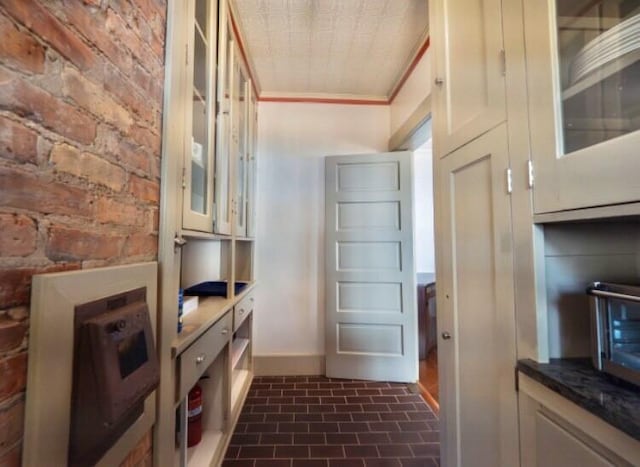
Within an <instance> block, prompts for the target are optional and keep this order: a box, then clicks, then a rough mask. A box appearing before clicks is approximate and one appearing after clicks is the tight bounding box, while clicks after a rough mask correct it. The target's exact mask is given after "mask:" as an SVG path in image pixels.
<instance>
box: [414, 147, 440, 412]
mask: <svg viewBox="0 0 640 467" xmlns="http://www.w3.org/2000/svg"><path fill="white" fill-rule="evenodd" d="M413 157H414V160H413V163H414V170H413V195H414V203H413V206H414V219H415V221H414V224H413V225H414V255H415V265H416V285H417V290H416V293H417V295H418V296H417V304H418V353H419V362H420V367H419V386H420V390H421V392H422V395H423V397H424V398H425V400H426V401H427V403H428V404H429V405H430V406H431V408H432V409H433V410H434V411H435V412H436V413H438V412H439V409H440V404H439V396H438V392H439V386H438V346H437V342H438V339H437V326H436V276H435V246H434V245H435V239H434V187H433V158H432V140H431V138H429V139H427V140H426V141H424V142H423V143H422V144H420V146H418V147H417V148H416V149H414V152H413Z"/></svg>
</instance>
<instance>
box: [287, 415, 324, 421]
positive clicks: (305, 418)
mask: <svg viewBox="0 0 640 467" xmlns="http://www.w3.org/2000/svg"><path fill="white" fill-rule="evenodd" d="M322 416H323V414H321V413H297V414H295V415H294V417H295V421H296V422H322V421H324V419H323V418H322Z"/></svg>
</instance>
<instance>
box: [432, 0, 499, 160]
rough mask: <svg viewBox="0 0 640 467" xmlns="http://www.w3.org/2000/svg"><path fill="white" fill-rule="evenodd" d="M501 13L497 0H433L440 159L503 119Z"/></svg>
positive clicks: (435, 119) (437, 151)
mask: <svg viewBox="0 0 640 467" xmlns="http://www.w3.org/2000/svg"><path fill="white" fill-rule="evenodd" d="M501 15H502V9H501V3H500V0H447V1H444V0H438V1H436V2H434V8H433V9H432V13H431V18H434V21H433V26H432V44H433V46H434V50H435V53H434V55H435V67H434V68H435V73H434V79H435V86H434V87H433V96H434V103H435V105H434V125H435V140H436V141H435V146H436V147H435V149H436V153H437V154H439V156H440V157H443V156H445V155H447V154H449V153H450V152H451V151H453V150H454V149H456V148H458V147H460V146H462V145H463V144H465V143H467V142H468V141H471V140H472V139H474V138H476V137H477V136H480V135H481V134H483V133H485V132H487V131H488V130H490V129H491V128H493V127H495V126H496V125H498V124H499V123H500V122H503V121H504V120H505V118H506V110H505V80H504V76H503V73H502V69H503V63H502V48H503V47H502V40H503V37H502V19H501ZM436 18H437V20H436Z"/></svg>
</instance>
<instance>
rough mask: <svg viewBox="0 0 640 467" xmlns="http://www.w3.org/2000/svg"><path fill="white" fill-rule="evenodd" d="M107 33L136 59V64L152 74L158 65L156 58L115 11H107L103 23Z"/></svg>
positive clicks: (159, 63)
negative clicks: (117, 39) (115, 38)
mask: <svg viewBox="0 0 640 467" xmlns="http://www.w3.org/2000/svg"><path fill="white" fill-rule="evenodd" d="M105 26H106V29H107V31H109V32H110V33H111V34H112V35H113V36H115V37H118V38H119V40H120V41H121V42H122V44H123V45H124V46H125V47H127V48H128V49H129V50H130V51H131V53H132V54H133V55H134V56H135V57H136V58H137V59H138V62H139V63H140V64H141V65H142V66H143V67H144V68H146V69H147V71H150V72H153V71H154V70H156V69H157V68H158V67H159V66H160V65H161V62H160V61H158V57H156V55H155V54H153V53H151V50H150V49H149V48H148V47H147V46H146V44H145V43H144V42H143V41H142V40H141V38H140V37H139V36H138V35H137V34H136V33H134V32H133V30H132V29H131V27H130V26H129V25H128V24H127V23H126V21H125V20H124V19H122V17H121V16H120V15H119V14H117V13H116V12H115V11H113V10H111V9H109V10H107V21H106V23H105Z"/></svg>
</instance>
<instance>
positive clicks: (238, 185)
mask: <svg viewBox="0 0 640 467" xmlns="http://www.w3.org/2000/svg"><path fill="white" fill-rule="evenodd" d="M234 56H235V57H240V53H239V50H238V48H237V46H236V50H235V53H234ZM233 68H234V72H233V85H232V90H231V95H232V100H231V122H232V124H231V152H232V156H233V173H234V179H235V180H234V187H235V189H234V192H233V211H234V212H233V213H234V218H235V235H237V236H239V237H246V235H247V206H246V198H247V152H248V151H247V149H248V147H249V134H248V129H249V125H248V120H249V118H248V117H249V115H248V114H249V87H250V81H249V80H248V78H247V72H246V71H245V68H244V66H243V64H242V62H241V61H240V60H235V63H233Z"/></svg>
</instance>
